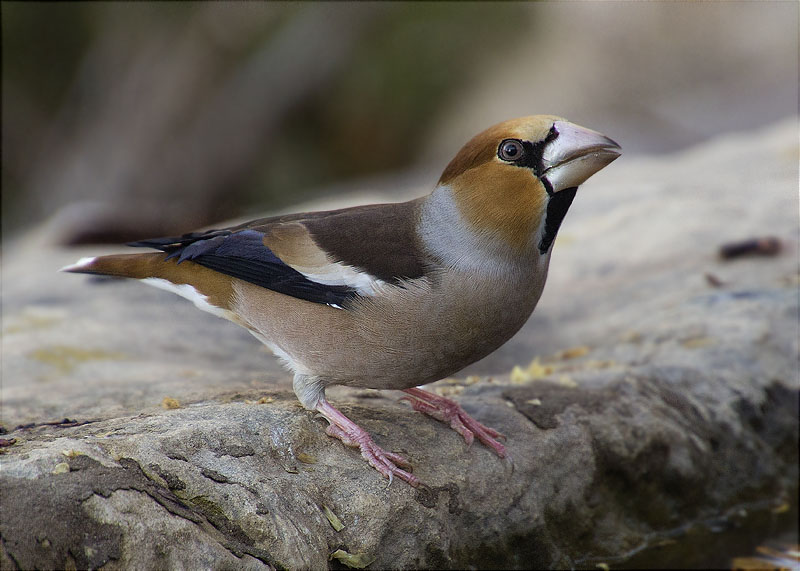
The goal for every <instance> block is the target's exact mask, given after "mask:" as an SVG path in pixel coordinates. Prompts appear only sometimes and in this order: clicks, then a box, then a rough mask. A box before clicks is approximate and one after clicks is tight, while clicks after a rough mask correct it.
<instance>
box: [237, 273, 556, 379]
mask: <svg viewBox="0 0 800 571" xmlns="http://www.w3.org/2000/svg"><path fill="white" fill-rule="evenodd" d="M447 279H457V277H450V276H448V277H444V278H442V281H445V280H447ZM543 283H544V280H543V279H542V280H539V279H536V278H535V277H533V278H531V279H525V280H521V281H520V282H519V283H517V284H514V287H509V286H508V284H507V283H504V284H497V283H492V282H489V281H486V280H483V281H477V280H469V279H464V278H463V276H462V277H461V279H460V280H458V287H455V288H454V287H453V284H448V283H437V285H436V286H431V285H430V284H428V283H420V284H411V285H409V286H408V287H406V288H391V290H390V291H388V292H385V295H379V296H375V297H369V298H361V299H360V300H358V301H357V302H356V303H355V304H354V305H353V307H352V308H350V309H345V310H342V309H336V308H331V307H327V306H324V305H321V304H315V303H310V302H306V301H302V300H295V299H293V298H287V297H286V296H283V295H280V294H276V297H275V303H281V304H283V306H284V311H283V312H282V314H283V318H282V319H280V320H277V319H276V318H275V316H274V314H273V313H272V312H271V311H270V310H269V307H263V306H262V307H259V308H254V307H250V308H247V312H246V313H245V314H246V315H249V316H250V317H251V323H250V324H248V327H250V328H251V329H252V330H255V331H254V332H257V337H258V338H259V339H261V340H262V341H264V342H265V343H267V341H271V343H267V344H268V346H270V347H272V348H273V351H275V350H276V349H277V350H278V352H279V354H280V356H281V357H283V358H284V359H285V360H286V361H287V362H288V363H289V364H290V365H291V367H292V368H293V369H294V371H295V372H297V373H300V374H303V375H309V376H313V377H316V378H319V379H320V380H321V381H322V382H323V383H324V384H326V385H327V384H342V385H350V386H359V387H369V388H377V389H404V388H409V387H413V386H415V385H420V384H424V383H428V382H433V381H435V380H438V379H441V378H444V377H446V376H448V375H452V374H454V373H456V372H458V371H459V370H461V369H463V368H464V367H466V366H467V365H469V364H471V363H474V362H475V361H477V360H479V359H481V358H483V357H485V356H486V355H488V354H490V353H491V352H492V351H494V350H495V349H497V348H498V347H500V346H501V345H502V344H503V343H505V342H506V341H508V340H509V339H510V338H511V337H512V336H513V335H514V334H515V333H516V332H517V331H518V330H519V329H520V327H522V325H523V324H524V323H525V322H526V321H527V319H528V317H529V316H530V314H531V312H532V311H533V309H534V307H535V306H536V302H537V301H538V300H539V296H540V295H541V292H542V287H543ZM242 287H244V288H247V287H251V286H250V284H244V285H243V286H242ZM252 287H256V286H252ZM500 291H502V293H500ZM454 292H455V293H454ZM239 297H240V299H243V300H246V299H251V297H250V296H239ZM262 299H263V298H262ZM287 304H290V305H292V311H291V312H287V311H285V310H286V309H287V308H286V305H287ZM242 309H245V308H242ZM287 313H288V314H289V315H290V317H289V318H287V317H286V316H287Z"/></svg>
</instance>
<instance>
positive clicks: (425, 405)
mask: <svg viewBox="0 0 800 571" xmlns="http://www.w3.org/2000/svg"><path fill="white" fill-rule="evenodd" d="M403 392H405V393H407V394H408V395H410V396H407V397H403V398H402V399H401V400H406V401H408V402H409V403H411V406H412V407H413V408H414V410H417V411H419V412H423V413H425V414H427V415H429V416H432V417H433V418H435V419H436V420H439V421H441V422H444V423H449V424H450V427H451V428H452V429H453V430H455V431H456V432H458V433H459V434H460V435H461V436H463V437H464V440H465V441H466V443H467V446H469V445H470V444H472V441H473V439H474V438H475V437H476V436H477V437H478V440H480V441H481V442H483V443H484V444H485V445H486V446H488V447H489V448H491V449H492V450H494V451H495V452H496V453H497V455H498V456H500V458H505V457H506V447H505V446H503V445H502V444H500V443H499V442H498V441H497V439H498V438H501V439H503V440H505V439H506V437H505V436H503V435H502V434H500V433H499V432H497V431H496V430H493V429H491V428H489V427H488V426H484V425H482V424H481V423H480V422H478V421H477V420H475V419H474V418H472V417H471V416H470V415H468V414H467V413H466V412H465V411H464V409H463V408H461V406H460V405H459V404H458V403H457V402H455V401H452V400H450V399H449V398H445V397H440V396H439V395H436V394H433V393H431V392H428V391H424V390H422V389H419V388H416V387H414V388H411V389H404V391H403Z"/></svg>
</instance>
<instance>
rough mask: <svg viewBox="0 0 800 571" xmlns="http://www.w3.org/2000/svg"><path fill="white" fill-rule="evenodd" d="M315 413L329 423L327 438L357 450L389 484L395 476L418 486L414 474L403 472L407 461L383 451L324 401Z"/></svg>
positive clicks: (359, 428)
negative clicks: (334, 439)
mask: <svg viewBox="0 0 800 571" xmlns="http://www.w3.org/2000/svg"><path fill="white" fill-rule="evenodd" d="M317 411H318V412H319V413H320V414H321V415H322V416H323V417H325V419H326V420H327V421H328V422H329V423H330V424H329V425H328V428H327V429H325V432H326V433H327V434H328V435H329V436H333V437H334V438H338V439H339V440H341V441H342V442H343V443H344V444H345V445H346V446H352V447H353V448H359V449H360V450H361V455H362V456H363V457H364V458H365V459H366V461H367V462H369V463H370V465H371V466H372V467H373V468H375V469H376V470H377V471H378V472H380V473H381V474H383V476H384V477H386V478H388V479H389V483H390V484H391V483H392V478H393V477H394V476H397V477H398V478H400V479H401V480H403V481H405V482H408V483H409V484H411V485H412V486H414V487H415V488H416V487H417V486H419V484H420V479H419V478H417V477H416V476H415V475H414V474H411V473H410V472H407V471H406V470H403V468H410V467H411V464H410V463H409V462H408V460H406V459H405V458H403V457H402V456H400V455H399V454H395V453H394V452H389V451H387V450H383V449H382V448H381V447H380V446H378V445H377V444H375V441H374V440H372V437H371V436H370V435H369V433H368V432H367V431H366V430H364V429H363V428H361V427H360V426H358V425H357V424H356V423H355V422H353V421H352V420H350V419H349V418H347V417H346V416H345V415H344V414H342V413H341V412H339V411H338V410H337V409H335V408H334V407H333V406H331V404H330V403H328V402H327V401H326V400H324V399H323V400H320V402H319V403H318V404H317Z"/></svg>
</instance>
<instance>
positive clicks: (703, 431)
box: [0, 121, 800, 569]
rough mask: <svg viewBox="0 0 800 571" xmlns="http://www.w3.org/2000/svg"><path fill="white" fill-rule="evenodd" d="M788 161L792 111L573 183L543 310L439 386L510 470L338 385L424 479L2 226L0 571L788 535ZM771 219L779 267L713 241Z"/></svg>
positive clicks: (794, 338)
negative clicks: (66, 269) (496, 442)
mask: <svg viewBox="0 0 800 571" xmlns="http://www.w3.org/2000/svg"><path fill="white" fill-rule="evenodd" d="M797 168H798V142H797V130H796V123H795V122H794V121H791V122H788V123H784V124H781V125H777V126H773V127H770V128H765V129H763V130H761V131H758V132H750V133H742V134H739V135H735V136H728V137H725V138H722V139H718V140H716V141H713V142H711V143H708V144H706V145H704V146H702V147H698V148H695V149H691V150H689V151H686V152H682V153H680V154H675V155H669V156H662V157H652V158H646V159H636V160H630V161H626V160H625V157H623V158H622V159H620V160H619V161H618V162H617V163H615V164H614V165H612V167H611V168H609V169H607V170H606V171H603V172H602V173H600V174H599V175H598V176H597V177H596V178H595V179H592V181H591V182H590V184H588V185H586V187H585V188H583V189H581V191H580V193H579V196H578V198H577V200H576V201H575V203H574V206H573V209H572V210H571V212H570V214H569V216H568V217H567V219H566V222H565V224H564V227H563V229H562V233H561V235H560V236H559V238H558V242H557V244H556V247H555V254H554V259H553V265H552V268H551V276H550V279H549V281H548V285H547V288H546V290H545V294H544V296H543V298H542V301H541V302H540V306H539V308H538V309H537V311H536V313H535V314H534V317H533V318H532V319H531V321H530V322H529V323H528V325H526V327H525V328H524V329H523V330H522V331H521V332H520V333H519V334H518V335H517V337H515V338H514V339H513V340H512V341H511V342H509V343H508V344H507V345H506V346H505V347H504V348H502V349H501V350H500V351H498V352H497V353H496V354H495V355H493V356H491V357H489V358H487V359H486V360H484V361H483V362H481V363H478V364H476V365H474V366H473V367H471V368H470V369H469V370H468V371H465V372H464V373H463V376H462V377H459V379H453V380H446V381H442V382H440V383H437V384H436V385H435V387H436V389H437V390H440V391H442V392H445V393H448V394H455V395H456V396H455V398H456V399H458V400H459V401H460V402H461V403H462V404H463V406H464V407H465V408H466V409H467V410H468V412H470V413H472V414H474V415H475V416H476V417H477V418H479V419H480V420H481V421H483V422H484V423H486V424H488V425H490V426H493V427H495V428H498V429H499V430H501V431H503V432H504V433H505V434H507V435H508V436H509V439H508V446H509V450H510V452H511V456H512V459H511V460H508V461H503V460H500V459H498V458H497V457H496V456H494V455H493V454H492V453H491V452H490V451H489V450H487V449H486V448H484V447H482V446H481V445H479V444H476V445H473V446H472V448H471V449H466V448H465V445H464V443H463V441H462V440H461V439H460V437H459V436H458V435H457V434H456V433H454V432H453V431H451V430H449V429H448V428H447V427H445V426H443V425H441V424H440V423H437V422H435V421H433V420H432V419H429V418H427V417H424V416H422V415H420V414H419V413H415V412H413V411H411V410H410V409H409V408H408V407H407V406H405V405H402V404H399V403H397V402H396V396H397V395H395V394H392V393H389V392H386V393H378V392H376V391H362V390H349V389H341V388H336V389H334V390H331V391H330V393H329V396H330V398H331V400H332V401H333V402H335V403H336V404H337V405H340V406H341V409H342V410H343V412H345V413H346V414H348V415H349V416H351V417H352V418H353V419H355V420H357V421H358V422H359V423H360V424H362V425H363V426H364V427H365V428H367V429H368V430H369V431H370V432H371V433H372V434H373V435H374V437H375V439H376V440H377V441H378V442H379V443H380V444H381V445H383V446H385V447H387V448H388V449H390V450H395V451H398V452H401V453H403V454H405V455H407V456H408V457H409V458H410V460H411V461H412V463H413V465H414V468H415V473H416V474H417V475H418V476H419V477H420V478H421V479H422V480H423V481H424V482H425V484H426V485H425V486H423V487H421V488H419V489H416V490H415V489H412V488H410V487H409V486H407V485H405V484H404V483H402V482H395V483H393V484H392V485H391V486H387V483H386V481H385V480H383V479H382V478H381V477H380V476H379V475H378V474H377V473H376V472H375V471H374V470H371V469H369V468H368V467H367V466H366V464H365V463H364V461H363V460H362V459H361V458H360V456H359V455H358V453H357V452H356V451H353V450H351V449H348V448H345V447H343V446H342V445H341V443H339V442H336V441H332V440H331V439H329V438H328V437H327V436H325V434H324V431H323V428H324V424H325V423H324V421H322V420H320V419H316V418H314V415H313V414H312V413H310V412H308V411H304V410H303V409H302V408H301V407H300V406H299V404H298V403H297V401H296V399H295V398H294V396H293V395H292V393H291V391H290V379H289V377H288V375H287V374H286V373H284V372H282V371H281V369H280V368H279V367H278V365H277V363H276V362H275V360H274V359H272V358H271V357H269V356H268V355H267V354H266V351H265V350H262V349H261V348H260V346H259V345H258V344H257V342H255V340H253V339H251V338H250V337H249V335H248V334H247V333H246V332H244V331H241V330H239V329H238V328H236V327H235V326H233V325H232V324H228V323H226V322H223V321H221V320H217V319H215V318H213V317H211V316H208V315H205V314H203V313H201V312H198V311H196V310H195V309H194V308H193V307H192V306H191V305H190V304H189V303H186V302H184V301H183V300H180V299H178V298H175V297H174V296H169V295H167V294H165V293H163V292H160V291H157V290H151V289H149V288H146V287H143V286H141V285H139V284H135V283H128V282H120V281H116V280H94V281H93V280H85V279H82V278H80V277H77V276H74V275H63V274H55V273H54V270H55V269H56V268H58V267H60V266H61V265H64V264H66V263H68V262H71V261H74V259H76V258H77V257H80V256H81V255H87V254H88V253H89V252H90V251H88V250H86V251H75V250H67V251H64V250H57V249H54V248H53V247H52V246H50V245H49V244H48V243H47V240H46V236H47V235H48V234H47V231H46V230H43V229H39V230H37V231H35V232H33V233H31V234H30V235H27V236H22V237H19V238H17V239H16V240H11V241H6V242H5V244H4V246H5V248H4V249H5V256H4V262H3V337H2V342H3V362H2V372H3V387H2V388H3V409H2V415H3V425H4V427H5V429H6V430H7V431H9V433H8V434H4V435H2V438H4V439H8V440H9V442H10V440H11V439H15V440H14V442H13V444H11V445H7V446H3V447H2V450H3V452H4V454H3V455H2V456H0V467H1V468H2V470H0V491H2V518H1V521H0V534H2V553H1V554H0V561H2V567H3V568H15V567H19V568H25V569H27V568H34V567H35V568H62V567H71V566H74V567H78V568H88V567H92V568H94V567H101V566H105V567H107V568H209V567H212V568H222V569H225V568H237V569H238V568H271V567H274V568H293V569H295V568H297V569H306V568H309V569H320V568H326V567H332V568H337V567H339V568H340V567H341V566H342V565H343V564H342V563H340V562H339V561H338V560H332V559H331V555H332V554H333V553H334V552H336V551H337V550H342V551H344V552H347V553H349V554H352V555H356V556H360V557H361V559H360V561H361V563H362V564H363V563H370V568H376V569H379V568H420V567H422V568H464V567H479V568H509V567H511V568H530V567H570V566H575V567H586V568H591V567H594V566H595V564H597V563H601V562H606V563H612V564H617V565H624V564H625V563H626V562H627V563H629V564H632V563H631V562H638V563H639V564H642V563H643V561H644V562H646V560H642V559H637V557H641V554H642V553H645V552H653V551H654V550H655V552H656V553H661V552H659V551H658V550H659V549H662V547H658V546H659V545H664V542H665V541H671V540H674V539H676V538H680V539H681V541H688V540H687V539H686V538H687V537H691V536H692V530H697V529H712V530H713V529H716V528H715V527H714V526H722V527H726V526H728V527H730V526H735V525H738V526H740V527H741V526H744V527H746V526H747V522H748V521H750V522H758V523H759V527H762V528H763V527H764V525H763V522H764V521H768V522H771V523H770V525H776V524H775V522H776V521H778V520H780V518H782V517H791V510H789V512H790V514H789V515H788V516H787V515H780V512H782V511H785V506H793V505H796V502H797V482H798V469H797V462H798V459H797V446H798V432H797V429H798V417H797V415H798V371H797V363H798V283H800V280H799V278H800V276H799V275H798V265H797V257H798V222H797V180H798V178H797ZM763 235H774V236H776V237H778V238H779V239H780V240H781V241H782V243H783V250H782V252H781V253H780V254H779V255H777V256H775V257H763V258H757V257H751V258H743V259H739V260H733V261H728V262H724V261H721V260H720V259H719V258H718V257H717V254H716V252H717V249H718V247H719V246H720V245H721V244H722V243H725V242H728V241H731V240H739V239H746V238H750V237H754V236H763ZM91 253H92V254H93V255H94V254H97V253H101V252H100V250H98V249H92V250H91ZM536 356H538V360H537V361H536V362H535V363H534V365H532V366H530V367H529V366H528V363H529V362H530V361H531V360H532V359H533V358H534V357H536ZM514 365H519V366H521V368H520V369H518V370H516V371H515V372H514V373H513V374H511V375H509V371H511V368H512V367H513V366H514ZM470 374H473V375H474V374H480V375H482V376H481V377H480V379H476V378H475V377H468V376H467V375H470ZM262 396H270V397H272V398H271V399H267V400H268V401H269V402H263V403H261V404H259V398H261V397H262ZM165 397H171V398H173V399H176V400H177V401H178V403H179V408H175V409H166V408H164V407H163V406H162V404H161V403H162V401H163V399H164V398H165ZM65 418H66V419H67V420H69V421H71V422H61V421H62V420H63V419H65ZM20 425H22V426H20ZM9 442H6V444H8V443H9ZM325 508H328V509H329V510H330V511H332V512H333V513H335V514H336V516H338V518H339V519H340V520H341V522H342V523H343V524H344V528H343V529H342V530H341V531H338V532H337V531H335V530H334V528H333V527H332V525H331V524H330V522H329V521H328V519H327V518H326V516H325V513H324V511H325ZM743 510H744V511H743ZM771 510H774V512H775V514H772V512H771ZM743 514H745V515H743ZM764 514H767V515H764ZM771 514H772V515H771ZM765 518H766V519H765ZM780 521H783V520H780ZM779 523H780V522H779ZM767 527H769V526H767ZM709 533H710V532H709ZM694 536H695V537H697V534H695V535H694ZM702 537H704V538H705V537H706V536H702ZM754 540H757V538H755V539H754ZM706 545H708V544H706ZM664 557H665V556H661V558H660V559H658V561H660V562H662V563H663V562H664V561H669V559H665V558H664ZM682 557H684V558H683V559H679V560H678V561H677V562H676V564H680V563H684V564H689V563H691V561H692V560H691V559H690V556H688V555H683V556H682ZM704 561H706V564H707V561H708V560H704ZM351 564H352V562H351ZM722 564H723V565H725V560H724V559H723V560H722Z"/></svg>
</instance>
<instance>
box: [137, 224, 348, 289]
mask: <svg viewBox="0 0 800 571" xmlns="http://www.w3.org/2000/svg"><path fill="white" fill-rule="evenodd" d="M128 245H129V246H135V247H148V248H155V249H157V250H161V251H162V252H166V253H167V257H166V259H167V260H169V259H171V258H177V259H178V262H177V263H179V264H180V263H181V262H183V261H186V260H191V261H192V262H194V263H196V264H200V265H201V266H205V267H207V268H209V269H212V270H214V271H217V272H220V273H222V274H226V275H229V276H232V277H235V278H239V279H241V280H244V281H247V282H250V283H252V284H255V285H257V286H261V287H264V288H267V289H270V290H272V291H276V292H278V293H282V294H285V295H290V296H292V297H296V298H299V299H304V300H306V301H312V302H314V303H324V304H328V305H342V304H344V303H345V302H346V301H348V300H350V299H352V298H353V297H355V296H357V295H358V294H357V292H356V291H355V290H354V289H353V288H350V287H347V286H336V285H327V284H322V283H319V282H315V281H313V280H310V279H308V278H307V277H306V276H304V275H303V274H301V273H300V272H298V271H297V270H295V269H294V268H292V267H291V266H288V265H287V264H285V263H284V262H283V261H282V260H281V259H280V258H278V256H276V255H275V254H274V253H273V252H272V250H270V249H269V248H267V247H266V246H265V245H264V234H263V233H262V232H258V231H256V230H251V229H243V230H237V229H234V230H209V231H208V232H192V233H191V234H184V235H183V236H179V237H166V238H153V239H150V240H141V241H139V242H131V243H129V244H128Z"/></svg>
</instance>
